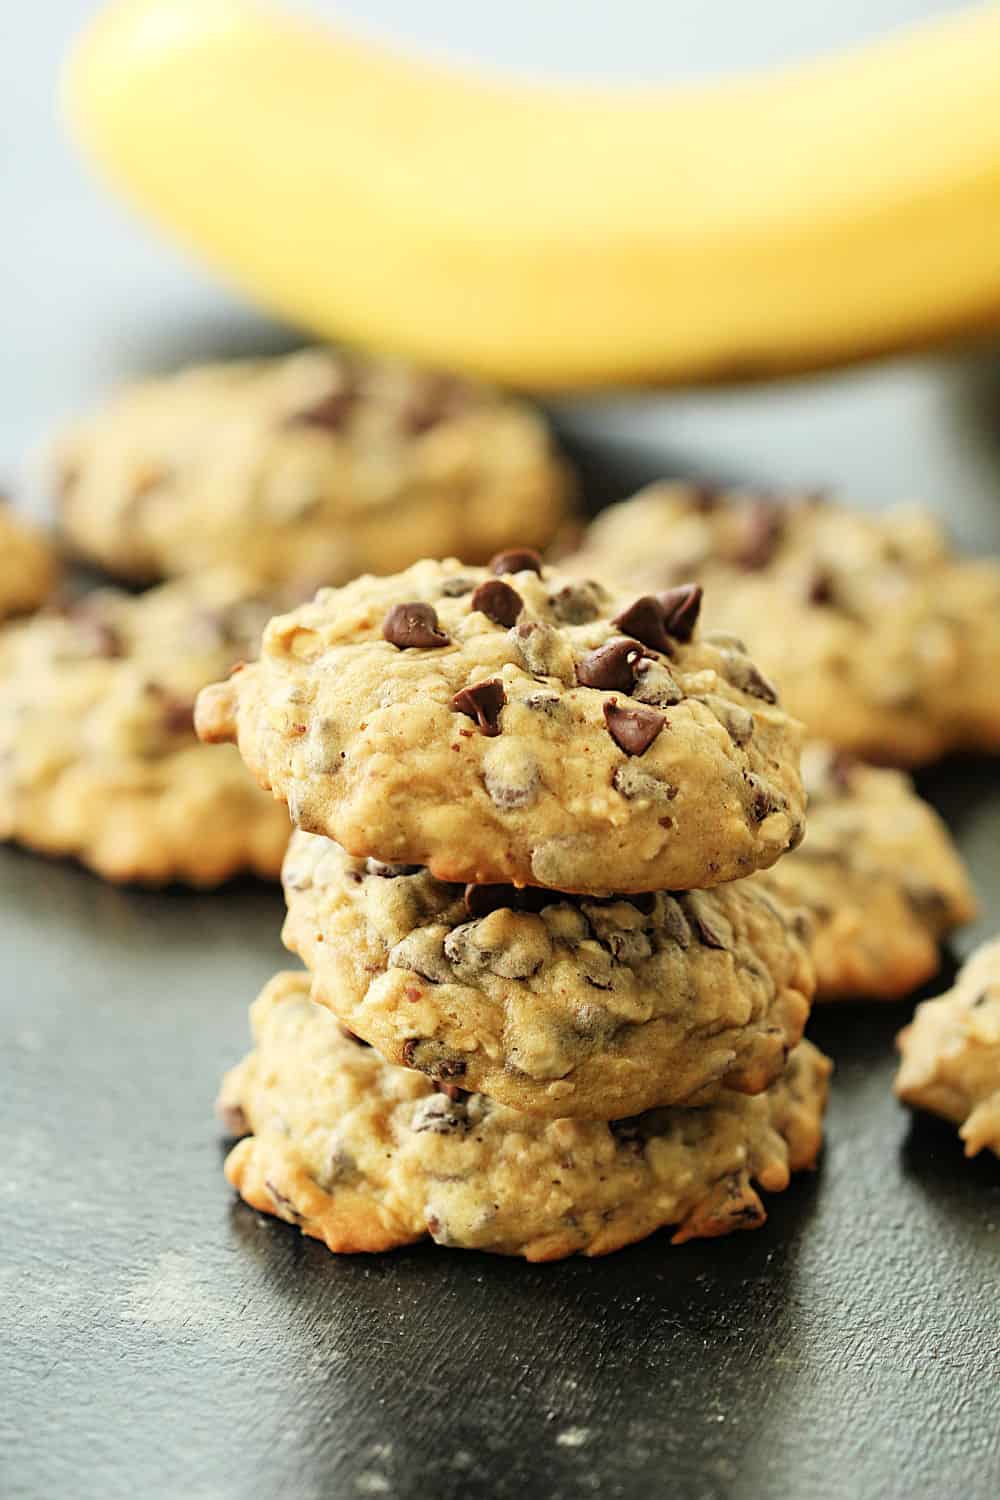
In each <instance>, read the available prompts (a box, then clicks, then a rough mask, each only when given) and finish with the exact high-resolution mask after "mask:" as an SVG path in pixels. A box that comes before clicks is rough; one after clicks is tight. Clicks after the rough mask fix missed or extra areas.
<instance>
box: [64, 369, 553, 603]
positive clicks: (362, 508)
mask: <svg viewBox="0 0 1000 1500" xmlns="http://www.w3.org/2000/svg"><path fill="white" fill-rule="evenodd" d="M56 466H57V470H58V482H59V489H60V495H61V502H60V503H61V511H62V521H63V527H64V529H65V532H66V535H67V537H68V538H69V539H70V541H71V542H72V544H73V546H74V547H75V548H76V550H77V551H78V552H79V553H80V554H81V555H82V556H84V557H86V558H89V559H90V560H91V561H93V562H96V563H98V564H99V565H100V566H101V567H103V568H105V569H107V570H108V571H109V572H111V573H113V574H116V575H117V576H119V577H122V578H126V579H131V580H135V581H139V582H149V581H153V580H156V579H159V578H164V577H171V576H175V575H180V574H186V573H191V572H194V571H196V570H199V569H201V568H204V567H207V566H213V565H216V564H219V563H229V562H235V563H239V564H241V565H243V566H245V567H248V568H251V569H253V570H254V571H257V572H259V573H261V574H262V575H263V576H266V577H270V578H276V579H279V580H289V581H293V582H296V583H298V582H300V581H304V582H305V583H307V584H310V585H311V587H312V588H316V587H318V585H319V584H321V583H343V582H345V581H346V580H347V579H349V578H352V577H354V576H355V574H357V573H362V572H367V571H372V572H380V573H391V572H394V571H396V570H397V569H399V568H404V567H407V566H409V564H410V563H412V562H414V561H416V559H417V558H419V557H423V556H435V555H436V556H448V555H451V554H455V555H457V556H460V557H465V558H467V559H468V560H470V561H483V560H484V559H485V558H487V557H489V556H490V555H491V554H492V553H493V552H495V551H496V550H497V548H498V547H502V546H504V545H506V544H507V543H508V542H509V541H510V540H511V538H518V539H524V541H526V542H528V543H530V544H532V545H535V546H544V545H546V544H547V543H548V542H549V541H550V540H551V539H552V537H553V535H554V534H555V532H556V529H557V528H558V526H559V524H560V522H561V521H562V520H563V517H564V515H565V513H566V510H567V504H568V500H569V496H570V489H571V486H570V484H569V480H568V475H567V471H566V469H565V466H564V465H563V463H562V461H561V460H560V459H559V458H558V457H557V455H556V453H555V450H554V448H553V446H552V442H551V439H550V437H549V434H548V430H547V428H546V427H545V424H544V422H543V421H542V419H541V417H540V416H538V415H537V414H536V413H535V412H534V411H533V410H532V409H531V408H530V407H528V406H526V405H524V404H523V403H521V402H517V401H515V400H513V399H510V398H507V397H502V396H500V395H498V394H494V393H492V392H490V391H488V390H486V389H484V388H480V387H478V386H474V385H470V384H466V383H464V382H460V381H458V380H456V379H451V378H444V377H441V376H435V375H431V374H427V373H423V372H420V371H415V370H413V369H411V368H408V367H406V366H402V365H399V364H395V363H392V362H390V361H387V360H377V359H371V358H363V357H361V356H360V355H350V354H345V353H335V352H334V351H332V350H329V349H306V350H302V351H300V352H298V353H296V354H291V355H285V356H282V357H280V358H272V359H258V360H240V361H232V362H230V363H220V364H212V365H204V366H198V367H194V368H190V369H187V370H184V371H182V372H181V373H179V374H175V375H171V376H167V377H165V378H161V379H157V380H148V381H144V382H142V383H141V384H138V385H134V386H131V387H129V388H127V389H125V390H123V391H122V392H121V393H120V394H118V395H117V396H116V397H114V398H113V399H112V400H111V402H110V403H109V404H108V405H107V406H106V407H105V408H104V410H103V411H101V412H99V413H98V414H97V415H96V416H95V417H93V418H92V419H91V420H90V421H88V422H83V423H81V424H79V426H78V427H76V428H75V429H74V430H73V431H70V432H68V433H67V434H66V435H65V436H64V437H63V439H62V440H61V441H60V442H59V443H58V444H57V449H56Z"/></svg>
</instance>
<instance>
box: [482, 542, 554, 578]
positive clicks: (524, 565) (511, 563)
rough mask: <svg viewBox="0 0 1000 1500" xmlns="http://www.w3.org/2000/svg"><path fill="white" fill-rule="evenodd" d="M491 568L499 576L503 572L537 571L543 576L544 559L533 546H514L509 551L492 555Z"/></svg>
mask: <svg viewBox="0 0 1000 1500" xmlns="http://www.w3.org/2000/svg"><path fill="white" fill-rule="evenodd" d="M489 568H490V572H491V573H496V574H497V575H498V576H499V575H501V574H503V573H537V574H538V576H539V577H541V574H542V559H541V557H540V556H539V554H538V553H537V552H536V551H535V550H534V549H533V548H532V547H513V548H511V550H510V551H509V552H498V553H497V555H496V556H495V557H491V558H490V563H489Z"/></svg>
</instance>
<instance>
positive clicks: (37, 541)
mask: <svg viewBox="0 0 1000 1500" xmlns="http://www.w3.org/2000/svg"><path fill="white" fill-rule="evenodd" d="M58 577H59V566H58V563H57V561H56V554H55V551H54V549H53V547H52V546H51V545H50V543H49V542H48V541H47V540H46V538H45V537H44V536H43V535H42V533H41V532H40V531H39V530H38V529H37V528H36V527H34V526H32V525H30V524H29V523H28V522H27V521H25V520H23V519H22V518H21V517H20V516H17V515H15V514H14V512H13V510H12V509H11V508H10V506H9V505H7V504H5V503H4V502H3V501H2V500H0V620H3V619H6V618H7V617H8V616H10V615H20V614H26V613H27V612H28V611H29V610H32V609H37V608H38V606H39V605H40V604H42V603H44V601H45V600H46V599H47V598H48V596H49V594H50V593H51V592H52V590H53V588H54V587H55V585H56V581H57V579H58Z"/></svg>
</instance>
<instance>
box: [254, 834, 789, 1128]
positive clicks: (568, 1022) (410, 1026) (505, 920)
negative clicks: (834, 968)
mask: <svg viewBox="0 0 1000 1500" xmlns="http://www.w3.org/2000/svg"><path fill="white" fill-rule="evenodd" d="M283 879H284V884H285V895H286V898H287V901H288V918H287V921H286V923H285V930H284V940H285V943H286V945H287V946H288V947H289V948H291V950H292V951H293V952H295V953H297V954H298V955H299V956H300V957H301V958H302V959H303V960H304V962H305V963H306V964H307V966H308V967H309V968H310V969H311V970H312V972H313V973H314V975H315V976H316V979H317V988H316V998H317V999H318V1000H321V1001H322V1002H323V1003H324V1004H326V1005H329V1006H330V1008H331V1009H332V1010H333V1011H335V1012H336V1014H337V1016H338V1017H339V1018H340V1020H341V1021H343V1022H344V1023H345V1025H347V1026H348V1027H349V1028H350V1029H351V1030H352V1031H353V1032H355V1033H356V1034H357V1035H359V1036H361V1037H363V1038H364V1039H365V1040H366V1041H368V1042H371V1043H372V1044H373V1045H374V1046H375V1047H377V1048H378V1050H379V1052H381V1054H382V1055H383V1057H385V1058H386V1059H387V1060H388V1061H390V1062H393V1063H397V1064H400V1065H402V1066H404V1067H412V1068H417V1069H419V1070H420V1071H421V1072H423V1073H426V1074H427V1075H428V1076H429V1077H431V1078H434V1079H437V1080H439V1081H441V1082H446V1083H457V1084H460V1085H461V1086H462V1087H463V1088H465V1089H471V1090H474V1091H476V1092H479V1093H484V1094H488V1095H489V1096H490V1097H491V1098H493V1099H496V1100H499V1102H500V1103H502V1104H507V1105H510V1106H511V1107H512V1108H515V1109H519V1110H525V1111H528V1112H530V1113H532V1114H546V1115H574V1116H581V1115H582V1116H592V1117H595V1118H600V1119H609V1118H614V1117H616V1116H620V1115H632V1114H637V1113H639V1112H640V1111H642V1110H645V1109H650V1108H652V1107H653V1106H654V1105H660V1104H682V1103H684V1104H692V1103H703V1102H704V1101H705V1100H707V1099H709V1098H712V1097H714V1096H715V1095H717V1094H718V1092H719V1089H720V1087H726V1088H732V1089H739V1090H741V1091H743V1092H745V1093H757V1092H759V1091H760V1090H761V1089H764V1088H766V1087H767V1086H768V1084H770V1083H771V1082H773V1080H774V1079H775V1078H776V1077H777V1076H778V1075H779V1074H780V1072H781V1070H782V1068H783V1067H784V1064H785V1058H786V1057H787V1055H788V1052H789V1049H790V1048H791V1047H793V1046H795V1044H796V1043H797V1042H798V1041H799V1040H800V1038H801V1036H802V1028H803V1026H804V1025H805V1021H806V1018H807V1016H808V1014H809V999H810V996H811V994H812V988H813V974H812V966H811V964H810V962H809V959H808V956H807V950H806V943H805V932H806V927H805V925H804V924H803V922H802V921H801V918H800V916H799V914H797V913H796V912H795V911H794V910H792V909H789V908H786V907H785V906H784V905H783V904H782V903H781V902H780V901H776V900H773V899H771V898H770V897H769V896H768V895H767V894H766V893H765V892H764V891H762V890H760V889H758V888H757V887H756V884H755V880H754V879H750V880H745V881H738V882H736V883H735V884H732V885H726V886H719V887H717V888H716V889H715V890H711V891H704V892H691V893H689V894H686V895H685V894H680V895H677V896H670V895H665V894H662V893H661V894H659V895H655V896H654V895H649V896H634V897H633V898H632V899H631V900H629V899H627V898H624V897H623V898H619V899H604V900H591V899H588V898H587V897H579V896H576V897H574V896H563V895H560V894H559V892H557V891H548V890H542V889H539V888H538V887H526V888H524V889H522V890H521V891H517V890H515V889H514V887H513V886H469V887H462V886H455V885H445V884H444V883H443V882H442V881H440V880H435V878H434V877H433V875H431V874H429V872H428V871H427V870H423V869H414V868H412V867H411V866H406V865H404V866H399V865H386V864H382V863H381V862H379V861H377V860H372V859H368V860H365V859H354V858H352V857H351V856H350V855H348V854H345V853H344V851H343V850H342V849H341V848H339V846H338V845H336V844H334V843H333V842H331V840H329V839H325V838H322V837H319V836H318V835H316V834H309V833H302V832H298V833H296V834H295V835H294V837H293V841H292V844H291V846H290V848H289V852H288V856H287V858H286V860H285V867H284V874H283Z"/></svg>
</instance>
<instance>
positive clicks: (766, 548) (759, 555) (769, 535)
mask: <svg viewBox="0 0 1000 1500" xmlns="http://www.w3.org/2000/svg"><path fill="white" fill-rule="evenodd" d="M743 522H744V525H743V539H742V541H741V543H740V546H739V548H738V550H737V552H736V556H735V557H734V559H733V560H734V562H735V563H736V564H737V566H738V567H741V568H745V569H746V571H747V572H748V573H754V572H757V571H758V570H759V569H761V568H766V567H767V565H768V563H769V562H770V561H771V559H772V558H773V557H774V554H775V552H776V551H777V550H778V543H779V542H780V541H781V538H782V535H783V534H784V530H785V514H784V510H783V508H782V507H781V506H780V505H776V504H775V503H774V501H773V500H764V499H761V500H755V501H754V502H753V503H752V504H751V505H748V506H747V507H746V511H745V514H744V518H743Z"/></svg>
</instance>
